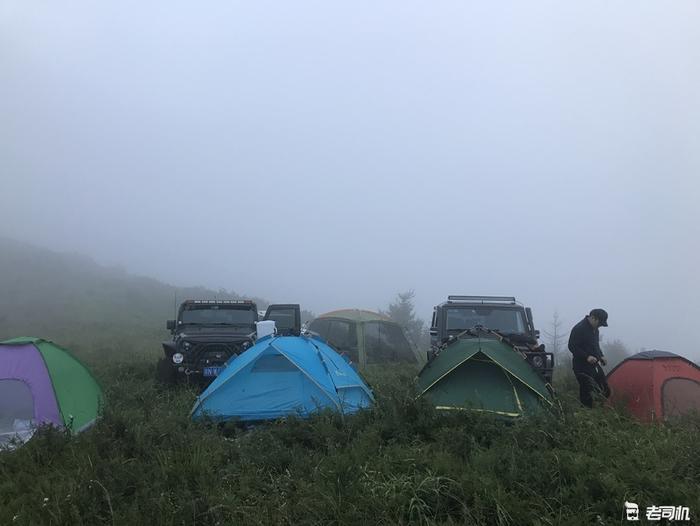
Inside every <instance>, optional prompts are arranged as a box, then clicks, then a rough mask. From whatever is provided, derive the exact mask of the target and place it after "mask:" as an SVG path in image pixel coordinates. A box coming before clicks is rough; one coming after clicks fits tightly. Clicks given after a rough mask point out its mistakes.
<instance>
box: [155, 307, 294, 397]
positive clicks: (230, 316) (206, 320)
mask: <svg viewBox="0 0 700 526" xmlns="http://www.w3.org/2000/svg"><path fill="white" fill-rule="evenodd" d="M260 317H261V313H260V311H258V310H257V307H256V305H255V303H254V302H252V301H249V300H187V301H185V302H183V303H182V304H181V305H180V308H179V309H178V314H177V319H175V320H168V322H167V324H166V327H167V329H168V330H169V331H170V333H171V334H172V335H173V338H172V340H169V341H166V342H163V344H162V345H163V352H164V353H165V356H164V357H163V358H161V359H160V361H159V362H158V369H157V375H158V379H159V380H160V381H161V382H163V383H166V384H172V383H175V382H176V381H177V380H178V379H184V380H187V381H188V382H194V383H197V384H200V385H207V384H208V383H210V382H211V381H212V380H213V379H214V378H216V376H217V375H218V374H219V373H220V372H221V371H222V369H223V368H224V366H225V365H226V362H227V361H228V360H229V359H231V357H233V356H237V355H239V354H241V353H242V352H244V351H246V350H247V349H248V348H250V347H252V346H253V345H254V344H255V340H256V336H257V332H256V324H257V322H258V320H259V319H260ZM262 318H263V319H264V320H272V321H274V322H275V330H276V333H277V334H279V335H283V336H290V335H296V336H298V335H299V333H300V331H301V315H300V307H299V305H297V304H283V305H270V306H269V307H268V308H267V310H266V311H264V316H262Z"/></svg>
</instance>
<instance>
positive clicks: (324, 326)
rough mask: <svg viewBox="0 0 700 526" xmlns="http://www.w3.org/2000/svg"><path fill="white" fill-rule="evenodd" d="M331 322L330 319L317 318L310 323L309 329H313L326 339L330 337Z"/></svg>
mask: <svg viewBox="0 0 700 526" xmlns="http://www.w3.org/2000/svg"><path fill="white" fill-rule="evenodd" d="M330 323H331V322H330V320H324V319H320V318H316V319H315V320H314V321H312V322H311V323H310V324H309V330H311V332H315V333H316V334H318V335H319V336H320V337H321V338H323V339H324V340H327V339H328V327H329V325H330Z"/></svg>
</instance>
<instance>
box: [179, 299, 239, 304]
mask: <svg viewBox="0 0 700 526" xmlns="http://www.w3.org/2000/svg"><path fill="white" fill-rule="evenodd" d="M185 303H195V304H198V305H199V304H204V305H210V304H216V305H218V304H224V305H227V304H234V305H236V304H237V305H242V304H248V303H253V302H252V300H185Z"/></svg>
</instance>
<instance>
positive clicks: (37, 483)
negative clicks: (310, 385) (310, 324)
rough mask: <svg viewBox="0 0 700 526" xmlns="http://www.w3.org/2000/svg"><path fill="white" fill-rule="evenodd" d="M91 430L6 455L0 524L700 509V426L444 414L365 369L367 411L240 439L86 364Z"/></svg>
mask: <svg viewBox="0 0 700 526" xmlns="http://www.w3.org/2000/svg"><path fill="white" fill-rule="evenodd" d="M88 360H89V361H91V362H92V365H93V368H94V370H95V371H96V374H97V375H98V377H99V378H100V380H101V382H102V383H103V385H104V387H105V391H106V397H107V404H106V406H105V409H104V415H103V418H102V419H101V421H100V422H99V424H98V425H96V426H95V427H94V428H93V429H91V430H89V431H86V432H85V433H83V434H81V435H79V436H77V437H74V438H70V437H68V436H66V435H64V434H63V433H61V432H58V431H56V430H52V429H45V430H42V431H41V432H40V433H38V435H37V436H35V438H34V439H32V440H31V441H30V442H29V443H28V444H26V445H25V446H23V447H22V448H20V449H19V450H17V451H15V452H11V453H0V524H2V525H4V524H25V525H37V524H56V525H58V524H66V525H68V524H70V525H90V526H92V525H99V524H107V525H127V524H128V525H132V524H148V525H160V524H163V525H179V524H244V525H245V524H387V525H388V524H479V525H482V524H483V525H501V526H505V525H513V526H515V525H518V526H519V525H528V524H532V525H555V524H562V525H563V524H566V525H576V524H581V525H588V524H621V523H622V505H623V502H624V501H625V500H628V501H633V502H638V503H639V504H640V506H645V505H651V504H657V505H685V506H690V507H691V514H693V513H698V512H700V497H699V494H698V491H697V489H698V487H700V449H699V448H698V443H697V437H698V432H699V431H700V423H699V422H698V421H696V420H689V421H686V422H684V424H683V425H675V426H659V425H652V426H649V425H641V424H639V423H637V422H635V421H634V420H631V419H629V418H628V417H627V416H625V415H624V414H620V413H618V412H617V411H614V410H611V409H599V410H595V411H588V410H582V409H580V408H579V407H578V405H577V404H576V403H575V400H573V399H572V396H571V395H570V394H567V393H566V392H565V393H564V395H563V396H562V397H561V400H560V401H559V403H558V404H557V406H556V408H555V409H554V411H552V413H551V414H544V415H542V416H538V417H535V418H530V419H526V420H522V421H519V422H515V423H509V422H505V421H502V420H498V419H494V418H490V417H488V416H487V415H480V414H472V413H463V414H451V415H441V414H437V413H436V412H435V410H434V409H433V408H431V407H430V406H429V405H428V404H426V403H425V402H424V401H422V400H418V401H416V400H415V398H414V392H413V388H412V380H413V378H412V377H413V374H414V372H412V371H404V370H391V371H377V370H373V371H370V372H369V374H368V378H369V381H370V383H371V384H372V386H373V388H374V390H375V393H376V397H377V404H376V406H375V407H374V408H373V409H372V410H369V411H365V412H362V413H360V414H358V415H355V416H352V417H345V418H341V417H340V416H338V415H335V414H332V413H324V414H320V415H318V416H316V417H314V418H312V419H310V420H306V421H304V420H299V419H288V420H285V421H278V422H274V423H271V424H269V425H265V426H258V427H255V428H253V429H249V430H243V429H240V428H238V427H235V426H231V425H229V426H223V427H218V426H214V425H208V424H206V423H205V424H196V423H193V422H191V421H190V420H189V419H188V412H189V410H190V408H191V405H192V403H193V400H194V397H195V396H196V393H195V392H194V391H192V390H188V389H187V388H181V389H177V390H167V389H164V388H161V387H159V386H158V385H157V384H155V383H154V382H153V380H152V378H153V376H154V366H153V361H152V360H151V359H149V360H145V359H134V360H130V361H129V360H127V361H119V360H107V361H104V362H98V361H97V360H95V359H94V358H93V359H92V360H90V358H89V357H88Z"/></svg>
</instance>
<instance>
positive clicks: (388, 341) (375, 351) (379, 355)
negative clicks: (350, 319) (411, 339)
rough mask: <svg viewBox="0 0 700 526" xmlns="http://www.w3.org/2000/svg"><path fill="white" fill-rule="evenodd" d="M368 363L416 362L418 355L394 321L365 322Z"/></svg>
mask: <svg viewBox="0 0 700 526" xmlns="http://www.w3.org/2000/svg"><path fill="white" fill-rule="evenodd" d="M364 328H365V349H366V351H367V363H386V362H394V363H415V362H416V357H415V356H414V354H413V352H412V351H411V346H410V345H409V343H408V341H407V340H406V338H405V337H404V335H403V332H402V331H401V328H400V327H398V326H397V325H394V324H392V323H382V322H377V321H374V322H369V323H365V326H364Z"/></svg>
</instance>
